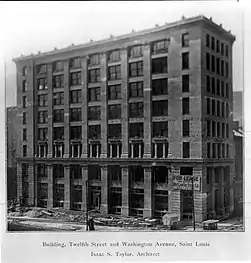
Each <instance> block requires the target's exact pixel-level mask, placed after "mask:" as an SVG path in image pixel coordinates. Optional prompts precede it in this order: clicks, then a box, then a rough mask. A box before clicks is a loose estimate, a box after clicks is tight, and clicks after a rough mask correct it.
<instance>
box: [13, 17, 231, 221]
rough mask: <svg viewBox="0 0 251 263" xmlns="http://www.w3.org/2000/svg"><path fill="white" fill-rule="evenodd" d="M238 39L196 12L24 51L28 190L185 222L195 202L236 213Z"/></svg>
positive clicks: (78, 206) (37, 201)
mask: <svg viewBox="0 0 251 263" xmlns="http://www.w3.org/2000/svg"><path fill="white" fill-rule="evenodd" d="M234 41H235V37H234V36H233V35H232V34H231V32H229V31H226V30H225V29H223V28H222V26H219V25H217V24H215V23H214V22H213V21H212V20H211V19H207V18H206V17H204V16H198V17H193V18H188V19H185V18H182V20H180V21H177V22H173V23H170V24H166V25H164V26H156V27H155V28H153V29H149V30H144V31H141V32H132V33H130V34H128V35H123V36H120V37H111V38H109V39H106V40H102V41H97V42H89V43H87V44H83V45H79V46H70V47H68V48H65V49H61V50H56V49H55V50H53V51H51V52H47V53H38V54H36V55H29V56H21V57H19V58H16V59H14V61H15V63H16V67H17V98H18V113H19V116H20V120H21V124H20V131H21V132H22V136H21V138H22V140H21V141H20V147H19V152H18V156H19V157H18V164H17V193H18V197H19V198H20V200H22V202H23V203H24V204H30V205H34V206H39V207H48V208H53V207H63V208H64V209H73V210H82V211H85V210H86V204H87V201H88V206H89V207H88V208H89V209H100V211H101V213H104V214H107V213H111V214H122V215H130V216H139V217H161V216H162V215H163V214H164V213H166V212H172V213H177V214H178V215H179V217H180V219H181V220H189V219H191V218H192V203H193V200H194V207H195V219H196V221H197V222H201V221H202V220H205V219H206V218H210V217H215V216H217V215H219V216H222V215H226V214H231V213H232V212H233V210H234V195H233V176H234V169H235V167H234V160H233V134H232V114H230V113H231V112H232V111H233V87H232V45H233V42H234ZM192 181H193V187H192V183H191V182H192ZM86 182H87V183H86ZM86 198H87V199H88V200H86Z"/></svg>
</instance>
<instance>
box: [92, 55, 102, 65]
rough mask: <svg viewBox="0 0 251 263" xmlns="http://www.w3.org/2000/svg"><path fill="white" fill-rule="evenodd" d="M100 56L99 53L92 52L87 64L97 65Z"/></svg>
mask: <svg viewBox="0 0 251 263" xmlns="http://www.w3.org/2000/svg"><path fill="white" fill-rule="evenodd" d="M99 63H100V56H99V54H94V55H90V56H89V65H99Z"/></svg>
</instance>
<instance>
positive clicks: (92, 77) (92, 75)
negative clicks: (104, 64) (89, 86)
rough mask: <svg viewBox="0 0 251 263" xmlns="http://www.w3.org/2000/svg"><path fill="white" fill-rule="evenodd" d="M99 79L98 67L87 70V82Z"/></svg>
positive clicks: (94, 81)
mask: <svg viewBox="0 0 251 263" xmlns="http://www.w3.org/2000/svg"><path fill="white" fill-rule="evenodd" d="M99 81H100V69H99V68H98V69H91V70H89V82H90V83H96V82H99Z"/></svg>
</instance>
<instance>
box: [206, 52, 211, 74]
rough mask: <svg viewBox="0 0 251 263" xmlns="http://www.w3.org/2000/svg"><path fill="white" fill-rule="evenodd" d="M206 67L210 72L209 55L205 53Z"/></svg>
mask: <svg viewBox="0 0 251 263" xmlns="http://www.w3.org/2000/svg"><path fill="white" fill-rule="evenodd" d="M206 67H207V70H210V54H209V53H206Z"/></svg>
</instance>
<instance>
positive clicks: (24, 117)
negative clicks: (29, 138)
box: [23, 112, 27, 124]
mask: <svg viewBox="0 0 251 263" xmlns="http://www.w3.org/2000/svg"><path fill="white" fill-rule="evenodd" d="M26 117H27V113H26V112H23V124H26V122H27V121H26Z"/></svg>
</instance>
